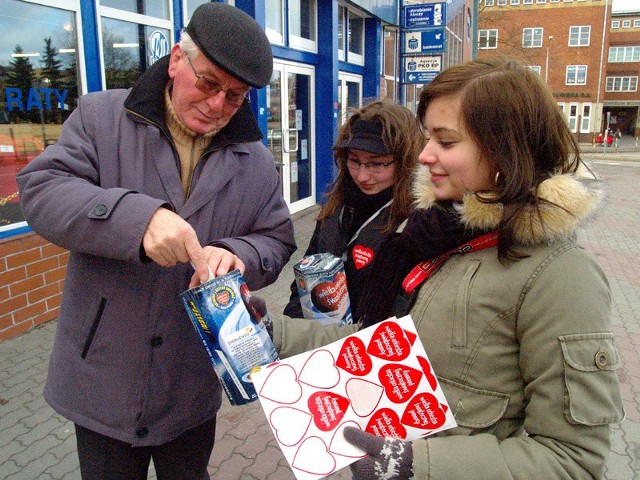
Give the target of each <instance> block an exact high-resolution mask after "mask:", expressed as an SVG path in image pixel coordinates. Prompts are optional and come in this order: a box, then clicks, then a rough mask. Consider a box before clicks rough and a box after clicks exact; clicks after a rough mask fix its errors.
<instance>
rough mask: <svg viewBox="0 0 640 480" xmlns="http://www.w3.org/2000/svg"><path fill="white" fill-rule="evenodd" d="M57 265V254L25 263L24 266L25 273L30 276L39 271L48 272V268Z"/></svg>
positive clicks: (54, 267)
mask: <svg viewBox="0 0 640 480" xmlns="http://www.w3.org/2000/svg"><path fill="white" fill-rule="evenodd" d="M59 266H60V261H59V257H58V256H55V257H49V258H44V259H42V260H40V261H38V262H34V263H31V264H29V265H27V266H26V268H27V275H28V276H29V277H31V276H33V275H37V274H39V273H44V272H48V271H49V270H54V269H56V268H58V267H59Z"/></svg>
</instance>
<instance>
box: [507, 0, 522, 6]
mask: <svg viewBox="0 0 640 480" xmlns="http://www.w3.org/2000/svg"><path fill="white" fill-rule="evenodd" d="M509 4H510V5H520V0H509Z"/></svg>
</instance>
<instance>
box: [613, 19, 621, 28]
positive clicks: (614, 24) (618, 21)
mask: <svg viewBox="0 0 640 480" xmlns="http://www.w3.org/2000/svg"><path fill="white" fill-rule="evenodd" d="M611 28H620V20H613V21H612V22H611Z"/></svg>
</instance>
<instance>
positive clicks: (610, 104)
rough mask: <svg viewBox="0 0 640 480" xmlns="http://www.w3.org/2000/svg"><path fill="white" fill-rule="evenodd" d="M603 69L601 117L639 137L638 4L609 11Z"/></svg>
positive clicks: (639, 11) (639, 10) (612, 125)
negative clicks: (604, 72) (605, 55)
mask: <svg viewBox="0 0 640 480" xmlns="http://www.w3.org/2000/svg"><path fill="white" fill-rule="evenodd" d="M606 72H607V74H606V79H605V93H604V118H605V120H606V119H608V121H609V128H610V130H612V131H614V132H615V131H616V130H618V129H619V130H620V132H621V133H622V134H623V135H632V136H634V137H636V138H638V137H640V116H639V115H638V110H639V108H640V91H638V77H639V76H640V4H639V5H638V7H637V8H636V9H635V10H633V11H620V12H614V13H613V14H612V16H611V28H610V30H609V50H608V53H607V65H606Z"/></svg>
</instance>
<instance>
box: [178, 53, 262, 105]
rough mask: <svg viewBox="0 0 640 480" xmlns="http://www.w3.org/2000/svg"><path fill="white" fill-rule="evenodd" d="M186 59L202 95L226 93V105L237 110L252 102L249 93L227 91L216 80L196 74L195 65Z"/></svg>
mask: <svg viewBox="0 0 640 480" xmlns="http://www.w3.org/2000/svg"><path fill="white" fill-rule="evenodd" d="M185 57H187V62H189V66H190V67H191V70H193V74H194V75H195V76H196V78H197V80H196V88H197V89H198V90H200V91H201V92H202V93H205V94H207V95H210V96H212V97H213V96H215V95H218V94H219V93H220V92H224V101H225V103H226V104H227V105H230V106H232V107H235V108H239V107H241V106H242V104H243V103H244V101H245V100H246V101H247V102H249V101H250V100H249V97H248V96H247V95H249V92H244V93H242V92H236V91H234V90H225V89H224V88H222V85H220V84H219V83H218V82H216V81H215V80H212V79H210V78H207V77H205V76H204V75H200V74H199V73H198V72H196V69H195V68H194V67H193V63H191V59H190V58H189V57H188V56H186V55H185Z"/></svg>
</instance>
